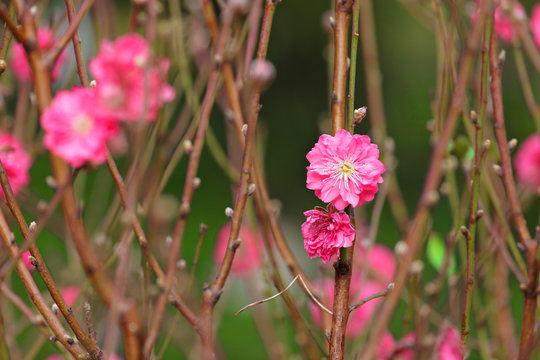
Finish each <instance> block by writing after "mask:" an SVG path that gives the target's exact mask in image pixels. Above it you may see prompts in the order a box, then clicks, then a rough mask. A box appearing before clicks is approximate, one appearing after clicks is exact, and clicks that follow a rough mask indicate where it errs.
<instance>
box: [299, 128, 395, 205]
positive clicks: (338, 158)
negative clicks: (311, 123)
mask: <svg viewBox="0 0 540 360" xmlns="http://www.w3.org/2000/svg"><path fill="white" fill-rule="evenodd" d="M306 157H307V159H308V160H309V162H310V165H309V166H308V167H307V185H306V186H307V188H308V189H311V190H315V195H316V196H317V197H318V198H319V199H321V200H322V201H324V202H327V203H329V202H331V203H332V204H334V206H335V207H336V209H338V210H343V209H345V207H346V206H347V205H352V206H360V205H362V204H363V203H364V201H371V200H373V198H374V197H375V193H376V192H377V191H378V190H379V186H378V184H379V183H382V182H383V178H382V176H381V175H382V174H383V173H384V171H385V170H386V168H385V167H384V165H383V163H382V162H380V161H379V149H378V147H377V145H375V144H372V143H371V140H370V138H369V136H367V135H351V134H350V133H349V132H348V131H346V130H343V129H342V130H339V131H338V132H337V133H336V135H335V136H331V135H327V134H325V135H321V137H319V141H318V142H317V143H316V144H315V146H314V147H313V149H311V151H310V152H309V153H308V154H307V156H306Z"/></svg>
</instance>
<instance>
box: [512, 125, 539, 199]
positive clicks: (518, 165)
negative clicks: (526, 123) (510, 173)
mask: <svg viewBox="0 0 540 360" xmlns="http://www.w3.org/2000/svg"><path fill="white" fill-rule="evenodd" d="M514 167H515V169H516V175H517V179H518V181H519V182H521V183H522V184H523V185H525V186H526V187H529V188H531V189H535V188H536V187H538V186H540V135H538V134H532V135H531V136H529V137H528V138H527V140H525V141H524V142H523V144H521V146H520V147H519V150H518V151H517V153H516V155H515V157H514Z"/></svg>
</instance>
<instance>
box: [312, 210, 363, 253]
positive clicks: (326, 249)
mask: <svg viewBox="0 0 540 360" xmlns="http://www.w3.org/2000/svg"><path fill="white" fill-rule="evenodd" d="M304 215H305V216H306V218H307V219H306V221H305V222H304V223H303V224H302V236H303V237H304V248H305V249H306V251H307V253H308V255H309V257H310V258H312V259H313V258H314V257H315V256H319V257H320V258H321V260H322V261H323V262H328V261H330V259H331V258H332V257H333V256H334V255H337V254H338V253H339V248H341V247H349V246H352V244H353V240H354V234H355V231H354V228H353V227H352V226H351V220H350V219H349V215H347V214H345V213H344V212H338V211H336V209H335V208H334V206H333V205H332V204H330V205H328V210H325V209H323V208H321V207H316V208H315V209H314V210H309V211H306V212H305V213H304Z"/></svg>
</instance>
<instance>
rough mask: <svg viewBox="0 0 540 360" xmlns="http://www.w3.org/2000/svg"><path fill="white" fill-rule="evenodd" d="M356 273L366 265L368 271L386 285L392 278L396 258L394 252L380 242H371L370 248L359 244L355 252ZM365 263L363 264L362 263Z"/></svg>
mask: <svg viewBox="0 0 540 360" xmlns="http://www.w3.org/2000/svg"><path fill="white" fill-rule="evenodd" d="M355 255H356V258H357V259H356V260H355V262H354V264H355V265H356V269H355V270H356V271H355V274H356V273H359V272H360V270H361V269H362V268H363V267H364V266H366V265H367V267H368V270H369V272H370V273H372V274H374V275H375V280H377V281H379V282H381V283H383V284H385V286H386V285H388V283H390V282H391V281H392V280H393V279H394V271H395V270H396V259H395V257H394V252H393V251H392V250H391V249H390V248H389V247H387V246H386V245H382V244H373V246H372V247H371V248H370V249H366V248H364V247H362V246H359V247H358V248H357V250H356V252H355ZM364 264H365V265H364Z"/></svg>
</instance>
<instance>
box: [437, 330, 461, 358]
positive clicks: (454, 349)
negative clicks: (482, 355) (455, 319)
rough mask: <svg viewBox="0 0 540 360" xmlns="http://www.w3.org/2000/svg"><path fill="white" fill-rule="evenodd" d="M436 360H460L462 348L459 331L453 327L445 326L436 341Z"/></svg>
mask: <svg viewBox="0 0 540 360" xmlns="http://www.w3.org/2000/svg"><path fill="white" fill-rule="evenodd" d="M437 356H438V357H437V360H462V359H463V348H462V347H461V339H460V333H459V331H458V330H457V329H456V328H455V327H453V326H447V327H446V329H445V330H444V331H443V333H442V334H441V336H440V337H439V340H438V345H437Z"/></svg>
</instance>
